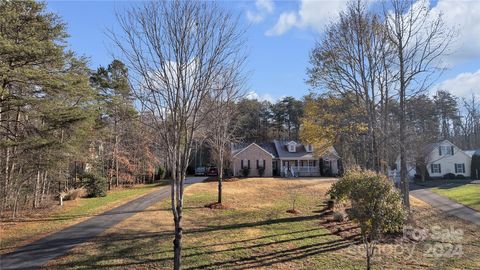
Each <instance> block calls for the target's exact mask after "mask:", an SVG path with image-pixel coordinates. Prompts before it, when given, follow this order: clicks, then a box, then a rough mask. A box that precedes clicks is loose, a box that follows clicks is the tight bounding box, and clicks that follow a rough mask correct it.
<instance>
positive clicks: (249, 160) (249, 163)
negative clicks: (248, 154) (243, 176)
mask: <svg viewBox="0 0 480 270" xmlns="http://www.w3.org/2000/svg"><path fill="white" fill-rule="evenodd" d="M248 168H249V169H250V159H249V160H248Z"/></svg>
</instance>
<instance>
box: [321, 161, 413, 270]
mask: <svg viewBox="0 0 480 270" xmlns="http://www.w3.org/2000/svg"><path fill="white" fill-rule="evenodd" d="M328 193H330V195H331V196H335V198H338V200H349V201H350V204H351V205H352V208H350V210H349V211H348V212H347V215H348V218H349V219H350V220H353V221H355V222H357V223H358V224H359V225H360V229H361V234H362V239H363V243H364V245H365V250H367V269H370V259H371V257H372V256H373V250H374V246H375V240H377V239H379V238H381V237H382V235H383V234H384V233H393V232H399V231H401V230H402V229H403V224H404V223H405V220H406V212H405V210H404V208H403V205H402V197H401V195H400V193H399V192H398V191H397V190H396V189H395V187H394V186H393V183H392V182H391V181H390V180H389V179H388V178H387V177H386V176H385V175H381V174H377V173H375V172H372V171H361V170H353V171H350V172H347V173H346V174H345V176H343V177H342V178H341V179H340V180H339V181H337V182H336V183H334V184H333V185H332V187H331V189H330V190H329V192H328Z"/></svg>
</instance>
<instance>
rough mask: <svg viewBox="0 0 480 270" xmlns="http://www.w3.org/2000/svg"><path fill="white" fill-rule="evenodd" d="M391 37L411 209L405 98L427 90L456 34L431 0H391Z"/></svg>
mask: <svg viewBox="0 0 480 270" xmlns="http://www.w3.org/2000/svg"><path fill="white" fill-rule="evenodd" d="M384 15H385V20H386V28H387V36H388V40H389V41H390V42H391V43H392V47H393V53H394V55H395V57H394V60H393V61H392V68H393V69H394V70H396V71H397V72H398V75H397V76H398V86H397V88H398V99H399V110H400V112H399V114H400V115H399V126H400V130H399V133H400V134H399V148H400V178H401V187H402V193H403V203H404V205H405V207H406V208H407V209H410V200H409V185H408V180H407V157H406V153H407V149H406V148H407V145H406V142H407V138H406V137H407V136H406V128H407V121H406V116H405V112H406V102H407V101H408V100H407V99H408V97H409V96H413V95H416V94H418V93H421V92H424V91H425V90H426V89H427V88H428V87H429V86H430V84H431V83H432V81H433V80H432V78H433V77H434V75H436V74H438V73H437V72H438V71H439V70H441V62H440V60H441V57H442V56H444V55H445V54H446V52H447V50H448V48H449V44H450V43H451V41H452V38H453V37H454V33H453V31H452V30H451V29H449V28H448V27H446V25H445V24H444V22H443V20H442V16H441V14H439V15H435V14H433V13H431V12H430V9H429V6H428V1H418V2H414V1H405V0H391V1H390V2H389V5H385V6H384Z"/></svg>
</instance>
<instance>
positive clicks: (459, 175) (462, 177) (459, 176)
mask: <svg viewBox="0 0 480 270" xmlns="http://www.w3.org/2000/svg"><path fill="white" fill-rule="evenodd" d="M455 178H456V179H465V175H463V174H457V175H455Z"/></svg>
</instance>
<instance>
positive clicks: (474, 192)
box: [432, 184, 480, 211]
mask: <svg viewBox="0 0 480 270" xmlns="http://www.w3.org/2000/svg"><path fill="white" fill-rule="evenodd" d="M432 191H433V192H436V193H438V194H440V195H443V196H445V197H448V198H450V199H452V200H454V201H456V202H458V203H461V204H463V205H466V206H469V207H472V208H474V209H476V210H478V211H480V185H479V184H465V185H461V186H452V187H448V186H441V187H436V188H432Z"/></svg>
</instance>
